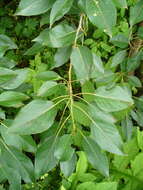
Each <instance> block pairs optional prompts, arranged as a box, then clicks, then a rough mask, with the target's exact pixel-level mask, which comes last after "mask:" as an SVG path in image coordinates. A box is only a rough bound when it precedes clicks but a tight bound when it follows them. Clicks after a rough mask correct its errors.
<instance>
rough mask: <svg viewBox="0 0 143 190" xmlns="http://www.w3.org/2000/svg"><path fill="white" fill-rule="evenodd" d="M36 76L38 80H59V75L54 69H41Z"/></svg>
mask: <svg viewBox="0 0 143 190" xmlns="http://www.w3.org/2000/svg"><path fill="white" fill-rule="evenodd" d="M36 78H37V79H39V80H43V81H47V80H60V79H61V77H60V76H59V75H58V74H57V73H56V72H54V71H43V72H40V73H38V74H37V75H36Z"/></svg>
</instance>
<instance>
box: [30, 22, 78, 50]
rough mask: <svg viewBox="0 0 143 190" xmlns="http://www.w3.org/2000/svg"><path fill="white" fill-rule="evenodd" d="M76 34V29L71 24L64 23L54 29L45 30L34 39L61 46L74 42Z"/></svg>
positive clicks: (45, 43)
mask: <svg viewBox="0 0 143 190" xmlns="http://www.w3.org/2000/svg"><path fill="white" fill-rule="evenodd" d="M75 34H76V32H75V30H74V29H73V28H72V27H71V26H69V25H67V24H65V23H62V24H59V25H57V26H55V27H54V28H52V29H46V30H44V31H43V32H41V34H40V35H39V36H38V37H37V38H35V39H34V40H33V41H36V42H39V43H42V44H43V45H47V46H49V47H54V48H60V47H66V46H69V45H71V44H73V41H74V39H75Z"/></svg>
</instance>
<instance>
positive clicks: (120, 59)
mask: <svg viewBox="0 0 143 190" xmlns="http://www.w3.org/2000/svg"><path fill="white" fill-rule="evenodd" d="M126 55H127V51H126V50H122V51H119V52H118V53H116V54H115V55H114V56H113V59H112V65H111V68H113V67H116V66H117V65H119V64H120V63H122V62H123V61H124V59H125V57H126Z"/></svg>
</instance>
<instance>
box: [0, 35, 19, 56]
mask: <svg viewBox="0 0 143 190" xmlns="http://www.w3.org/2000/svg"><path fill="white" fill-rule="evenodd" d="M9 49H17V45H16V44H15V43H14V42H13V41H12V40H11V39H10V38H9V37H8V36H6V35H4V34H1V35H0V57H2V56H3V55H4V53H5V52H6V51H7V50H9Z"/></svg>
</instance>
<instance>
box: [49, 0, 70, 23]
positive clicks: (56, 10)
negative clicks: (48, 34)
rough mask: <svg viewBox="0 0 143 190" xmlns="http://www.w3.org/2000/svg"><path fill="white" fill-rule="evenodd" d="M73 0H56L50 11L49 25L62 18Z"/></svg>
mask: <svg viewBox="0 0 143 190" xmlns="http://www.w3.org/2000/svg"><path fill="white" fill-rule="evenodd" d="M72 4H73V0H70V1H68V0H56V2H55V3H54V5H53V7H52V10H51V13H50V25H52V24H53V23H54V22H55V21H57V20H59V19H60V18H62V17H63V16H64V15H65V14H66V13H67V12H68V11H69V10H70V8H71V6H72Z"/></svg>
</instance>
